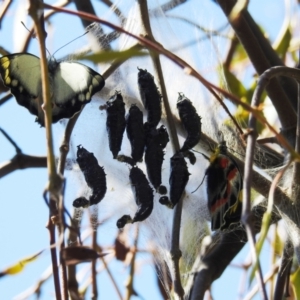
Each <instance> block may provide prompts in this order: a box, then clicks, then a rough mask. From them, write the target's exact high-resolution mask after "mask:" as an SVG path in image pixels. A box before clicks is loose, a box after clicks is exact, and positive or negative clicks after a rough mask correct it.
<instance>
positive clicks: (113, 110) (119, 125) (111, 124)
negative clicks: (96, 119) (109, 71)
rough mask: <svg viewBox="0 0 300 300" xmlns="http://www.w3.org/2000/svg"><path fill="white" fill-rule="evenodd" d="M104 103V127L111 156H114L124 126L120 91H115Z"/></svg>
mask: <svg viewBox="0 0 300 300" xmlns="http://www.w3.org/2000/svg"><path fill="white" fill-rule="evenodd" d="M106 104H107V109H106V111H107V120H106V128H107V132H108V141H109V149H110V151H111V152H112V154H113V158H116V157H117V155H118V153H119V151H120V149H121V145H122V139H123V134H124V130H125V127H126V120H125V103H124V101H123V97H122V95H121V93H120V92H117V91H116V92H115V94H114V95H113V96H112V97H110V98H109V100H108V101H107V102H106Z"/></svg>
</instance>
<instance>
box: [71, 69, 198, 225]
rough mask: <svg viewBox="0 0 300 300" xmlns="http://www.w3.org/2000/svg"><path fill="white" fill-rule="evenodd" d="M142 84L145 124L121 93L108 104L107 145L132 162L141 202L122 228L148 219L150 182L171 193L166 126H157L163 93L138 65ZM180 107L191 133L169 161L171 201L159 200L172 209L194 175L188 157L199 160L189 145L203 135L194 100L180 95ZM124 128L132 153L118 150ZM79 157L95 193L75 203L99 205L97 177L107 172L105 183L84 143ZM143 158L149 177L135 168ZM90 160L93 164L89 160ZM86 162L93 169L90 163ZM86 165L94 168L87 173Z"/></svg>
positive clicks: (115, 155)
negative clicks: (165, 176) (165, 178)
mask: <svg viewBox="0 0 300 300" xmlns="http://www.w3.org/2000/svg"><path fill="white" fill-rule="evenodd" d="M138 87H139V91H140V96H141V99H142V102H143V104H144V106H145V109H146V111H147V121H146V122H145V123H143V112H142V111H141V110H140V109H139V107H138V106H137V105H136V104H132V105H131V107H130V108H129V111H128V114H127V115H126V109H125V103H124V101H123V97H122V95H121V93H120V92H118V91H116V92H115V94H114V95H113V96H111V97H110V98H109V100H108V101H107V103H106V108H107V109H106V110H107V120H106V128H107V133H108V141H109V149H110V151H111V152H112V155H113V158H114V159H117V160H119V161H121V162H125V163H127V164H129V165H130V166H131V168H130V173H129V179H130V183H131V186H132V190H133V194H134V197H135V202H136V204H137V211H136V213H135V215H134V217H133V218H132V217H131V216H129V215H124V216H122V217H121V218H120V219H119V220H118V221H117V227H118V228H123V227H124V226H125V225H126V224H127V223H134V222H138V221H143V220H145V219H146V218H148V217H149V215H150V214H151V212H152V209H153V199H154V193H153V189H152V187H151V186H150V183H151V185H152V186H153V188H154V189H155V190H156V192H158V193H159V194H161V195H166V194H167V188H166V187H165V186H164V185H162V164H163V161H164V155H165V152H164V149H165V147H166V146H167V143H168V142H169V135H168V132H167V129H166V127H165V126H164V125H161V126H159V127H158V124H159V122H160V120H161V114H162V107H161V95H160V94H159V92H158V89H157V87H156V85H155V82H154V78H153V76H152V75H151V74H150V73H149V72H147V71H146V70H143V69H139V72H138ZM177 108H178V112H179V116H180V119H181V122H182V124H183V126H184V128H185V130H186V131H187V138H186V141H185V142H184V144H183V146H182V147H181V149H180V150H179V151H178V152H177V153H175V154H174V155H173V156H172V157H171V159H170V176H169V185H170V191H169V197H170V200H169V198H168V196H162V197H161V198H160V203H161V204H164V205H167V206H168V207H170V208H173V207H174V206H175V205H176V204H177V203H178V201H179V200H180V198H181V196H182V194H183V192H184V189H185V187H186V184H187V182H188V180H189V176H190V174H189V172H188V167H187V163H186V161H185V157H187V158H188V159H189V160H190V162H191V163H195V161H196V159H195V158H194V156H193V153H192V152H190V149H192V148H193V147H194V146H195V145H196V144H197V143H198V142H199V140H200V137H201V121H200V120H201V118H200V117H199V116H198V114H197V112H196V110H195V108H194V107H193V105H192V103H191V101H190V100H189V99H187V98H186V97H185V96H184V95H183V94H179V99H178V102H177ZM125 115H126V116H125ZM125 129H126V132H127V137H128V140H129V142H130V145H131V155H130V156H127V155H120V154H119V152H120V150H121V146H122V140H123V135H124V131H125ZM77 156H78V158H77V161H78V164H79V166H80V168H81V170H82V172H83V173H84V175H85V179H86V182H87V184H88V186H89V187H91V188H92V190H93V194H92V196H91V197H90V199H89V200H87V199H86V198H84V197H79V198H78V199H76V200H75V201H74V202H73V205H74V206H75V207H86V206H89V205H92V204H95V203H99V202H100V201H101V199H102V198H103V197H104V194H105V192H106V182H105V192H104V193H103V191H104V185H103V182H101V184H100V185H101V188H100V187H99V188H97V187H96V185H97V184H99V182H100V181H99V182H98V183H97V184H96V181H97V179H96V178H100V169H101V170H102V172H103V174H104V175H103V174H102V175H101V176H102V177H101V178H102V181H103V178H104V180H105V173H104V170H103V168H101V167H99V166H98V164H97V160H96V158H95V157H94V155H93V154H92V153H89V152H88V151H87V150H85V149H84V148H82V147H80V146H79V147H78V153H77ZM143 157H144V160H145V164H146V169H147V177H148V179H147V177H146V175H145V174H144V173H143V171H142V170H141V169H140V168H138V166H137V164H138V163H140V162H142V160H143ZM92 160H94V162H93V163H91V162H92ZM88 161H90V162H89V163H88ZM88 165H89V167H87V166H88ZM96 165H97V166H98V169H97V168H96V167H95V166H96ZM99 168H100V169H99ZM88 169H89V170H90V171H87V170H88ZM96 169H97V171H96ZM97 172H98V173H97ZM94 175H97V176H96V177H95V178H94V179H93V178H92V176H94ZM148 180H149V181H150V183H149V181H148ZM100 191H101V192H100ZM97 201H98V202H97Z"/></svg>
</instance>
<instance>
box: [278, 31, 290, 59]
mask: <svg viewBox="0 0 300 300" xmlns="http://www.w3.org/2000/svg"><path fill="white" fill-rule="evenodd" d="M291 39H292V34H291V31H290V28H289V26H287V28H286V30H285V31H284V33H283V34H282V36H281V37H280V39H279V41H278V42H276V44H275V45H274V49H275V51H276V52H277V53H278V55H279V56H280V57H281V58H283V57H284V56H285V54H286V52H287V50H288V48H289V46H290V42H291Z"/></svg>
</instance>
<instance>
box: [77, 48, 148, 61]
mask: <svg viewBox="0 0 300 300" xmlns="http://www.w3.org/2000/svg"><path fill="white" fill-rule="evenodd" d="M146 55H149V53H148V52H145V51H142V50H139V49H129V50H124V51H103V52H99V53H95V54H88V55H79V56H78V57H77V59H78V60H89V61H91V62H93V63H101V62H109V61H112V60H121V61H123V60H127V59H129V58H131V57H134V56H146Z"/></svg>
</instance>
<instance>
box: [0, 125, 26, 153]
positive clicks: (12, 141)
mask: <svg viewBox="0 0 300 300" xmlns="http://www.w3.org/2000/svg"><path fill="white" fill-rule="evenodd" d="M0 131H1V132H2V133H3V135H4V136H5V137H6V138H7V139H8V141H9V142H10V143H11V144H12V145H13V146H14V147H15V149H16V152H17V154H21V153H22V150H21V148H20V147H19V146H18V145H17V143H16V142H15V141H14V140H13V139H12V138H11V137H10V136H9V135H8V133H6V131H5V130H4V129H2V128H0Z"/></svg>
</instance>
